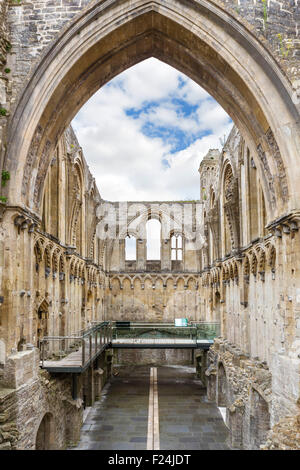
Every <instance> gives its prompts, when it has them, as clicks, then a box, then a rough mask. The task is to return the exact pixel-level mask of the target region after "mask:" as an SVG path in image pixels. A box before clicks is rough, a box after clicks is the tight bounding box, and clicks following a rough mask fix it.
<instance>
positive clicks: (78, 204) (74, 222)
mask: <svg viewBox="0 0 300 470" xmlns="http://www.w3.org/2000/svg"><path fill="white" fill-rule="evenodd" d="M72 168H73V173H74V181H73V184H74V186H73V198H72V207H71V223H70V234H69V242H70V244H71V245H72V246H74V247H76V250H77V251H78V253H82V248H83V247H82V239H81V237H80V236H79V235H81V229H80V227H82V207H83V187H84V178H83V174H84V172H83V168H82V161H81V159H79V158H76V159H75V161H74V165H73V167H72Z"/></svg>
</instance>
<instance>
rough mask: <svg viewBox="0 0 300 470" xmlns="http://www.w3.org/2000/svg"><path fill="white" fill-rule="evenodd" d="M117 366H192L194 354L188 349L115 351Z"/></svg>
mask: <svg viewBox="0 0 300 470" xmlns="http://www.w3.org/2000/svg"><path fill="white" fill-rule="evenodd" d="M114 364H116V365H117V364H118V365H133V364H138V365H155V366H163V365H193V364H194V354H193V351H191V350H188V349H144V350H141V349H115V352H114Z"/></svg>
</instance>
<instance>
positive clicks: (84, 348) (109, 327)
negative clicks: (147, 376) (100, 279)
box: [40, 321, 220, 368]
mask: <svg viewBox="0 0 300 470" xmlns="http://www.w3.org/2000/svg"><path fill="white" fill-rule="evenodd" d="M219 335H220V324H219V323H218V322H190V323H189V324H188V325H187V326H175V325H174V323H167V322H166V323H151V322H118V321H112V322H108V321H106V322H101V323H98V322H92V323H91V326H90V327H89V328H88V329H85V330H80V331H78V332H76V333H74V334H71V335H68V336H45V337H44V338H43V339H41V341H40V352H41V365H42V367H44V366H45V362H46V361H47V364H48V365H49V364H52V365H53V364H54V363H56V364H57V362H59V363H62V362H66V361H68V363H69V364H73V365H76V366H77V367H79V368H84V367H86V366H87V365H88V364H89V363H90V362H92V361H93V360H94V359H95V358H96V357H97V356H98V355H99V354H101V352H102V351H103V350H104V349H106V348H107V347H109V346H111V345H113V344H114V342H115V343H119V344H120V343H122V342H123V343H124V344H126V341H127V342H128V340H137V341H138V342H140V343H141V345H142V343H143V340H147V341H146V342H148V343H149V342H150V343H151V339H152V340H153V343H155V342H157V341H159V342H161V343H164V340H165V343H166V344H167V343H168V344H170V343H172V341H173V342H174V344H175V343H177V344H178V343H179V344H180V343H182V344H187V343H189V344H192V343H193V344H194V345H195V347H197V343H200V342H201V341H203V340H204V341H207V340H209V341H212V340H213V339H214V338H215V337H216V336H219ZM174 347H175V346H174ZM65 358H67V359H66V361H63V360H64V359H65Z"/></svg>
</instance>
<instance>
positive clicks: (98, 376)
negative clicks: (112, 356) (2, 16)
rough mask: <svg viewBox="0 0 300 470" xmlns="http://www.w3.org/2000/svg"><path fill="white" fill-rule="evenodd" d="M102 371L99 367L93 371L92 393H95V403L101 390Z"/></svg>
mask: <svg viewBox="0 0 300 470" xmlns="http://www.w3.org/2000/svg"><path fill="white" fill-rule="evenodd" d="M103 375H104V370H103V369H101V368H100V367H99V368H98V369H95V370H94V391H95V401H97V400H100V397H101V391H102V388H103V381H104V377H103Z"/></svg>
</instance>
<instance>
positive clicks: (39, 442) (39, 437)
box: [35, 412, 55, 450]
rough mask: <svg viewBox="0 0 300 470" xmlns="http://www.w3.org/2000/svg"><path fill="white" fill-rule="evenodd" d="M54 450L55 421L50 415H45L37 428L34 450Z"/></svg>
mask: <svg viewBox="0 0 300 470" xmlns="http://www.w3.org/2000/svg"><path fill="white" fill-rule="evenodd" d="M54 449H55V421H54V417H53V415H52V413H49V412H47V413H45V414H44V416H43V417H42V419H41V420H40V423H39V425H38V427H37V431H36V438H35V450H54Z"/></svg>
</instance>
